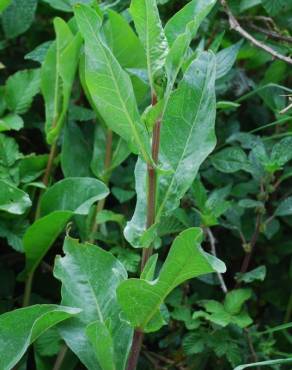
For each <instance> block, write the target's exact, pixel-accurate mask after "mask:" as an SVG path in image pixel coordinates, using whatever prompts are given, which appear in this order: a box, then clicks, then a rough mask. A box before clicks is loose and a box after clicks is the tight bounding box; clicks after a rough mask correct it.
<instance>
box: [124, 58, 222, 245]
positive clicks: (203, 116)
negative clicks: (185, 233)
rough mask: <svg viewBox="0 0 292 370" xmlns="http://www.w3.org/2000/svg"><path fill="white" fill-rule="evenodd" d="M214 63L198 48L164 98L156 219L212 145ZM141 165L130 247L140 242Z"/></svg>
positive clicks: (172, 203)
mask: <svg viewBox="0 0 292 370" xmlns="http://www.w3.org/2000/svg"><path fill="white" fill-rule="evenodd" d="M215 67H216V64H215V56H214V55H213V54H211V53H207V52H204V53H202V54H201V55H200V56H199V57H198V58H197V59H196V60H195V61H194V62H193V63H192V64H191V65H190V67H189V68H188V70H187V71H186V73H185V75H184V78H183V80H182V81H181V82H180V84H179V86H178V89H177V90H175V91H174V92H173V93H172V95H171V97H170V99H169V103H168V104H167V107H166V112H165V115H164V119H163V122H162V125H161V139H160V141H161V147H160V158H159V159H160V161H161V163H163V164H164V167H165V168H166V169H168V170H169V172H168V173H161V174H159V178H158V181H159V186H158V189H159V193H158V197H157V205H156V221H157V222H159V221H160V219H161V218H162V217H163V216H166V215H168V214H170V213H171V212H172V211H173V210H174V209H175V208H177V207H178V205H179V201H180V199H181V198H182V197H183V195H184V194H185V192H186V191H187V190H188V189H189V187H190V186H191V184H192V182H193V181H194V179H195V177H196V174H197V172H198V169H199V167H200V165H201V164H202V162H203V161H204V160H205V159H206V157H207V156H208V154H209V153H210V152H211V151H212V150H213V148H214V146H215V143H216V138H215V130H214V124H215V111H216V101H215V88H214V85H215V73H216V68H215ZM178 132H179V133H180V134H179V135H177V133H178ZM145 167H146V165H145V164H144V165H143V163H142V164H141V163H139V164H137V169H136V192H137V205H136V209H135V213H134V216H133V218H132V220H131V221H130V222H129V223H128V224H127V227H126V229H125V236H126V238H127V240H128V241H129V242H130V243H131V244H132V245H133V246H136V247H137V246H141V240H140V237H141V235H142V234H143V232H144V231H145V225H146V214H145V208H146V207H145V204H146V196H147V181H146V176H145V172H146V168H145Z"/></svg>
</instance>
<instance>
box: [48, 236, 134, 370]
mask: <svg viewBox="0 0 292 370" xmlns="http://www.w3.org/2000/svg"><path fill="white" fill-rule="evenodd" d="M64 252H65V257H58V258H57V260H56V264H55V269H54V275H55V276H56V278H57V279H59V280H61V282H62V304H63V305H72V304H73V305H74V306H75V307H78V308H80V309H82V312H81V313H80V314H79V315H78V316H76V317H75V318H73V319H72V320H70V322H68V325H67V324H66V323H65V324H64V325H61V326H60V334H61V336H62V337H63V339H64V340H65V341H66V343H67V345H68V346H69V348H70V349H71V350H72V351H73V352H74V353H75V354H76V355H77V356H78V357H79V358H80V360H81V361H82V362H83V364H84V365H85V366H86V367H87V368H88V369H89V370H98V369H124V366H125V363H126V360H127V356H128V353H129V349H130V345H131V340H132V330H131V328H130V327H129V326H128V324H127V323H125V322H124V321H121V318H120V317H121V311H120V308H119V306H118V304H117V299H116V293H115V291H116V288H117V286H118V285H119V284H120V283H121V282H122V281H124V280H125V279H126V278H127V273H126V270H125V269H124V267H123V265H122V264H121V263H120V262H119V261H118V260H117V259H116V258H114V257H113V255H112V254H111V253H109V252H106V251H104V250H103V249H101V248H99V247H97V246H96V245H92V244H79V243H78V241H77V240H74V239H72V238H69V237H67V238H66V239H65V243H64ZM97 273H98V279H97V278H96V277H97V275H96V274H97ZM97 329H98V332H96V330H97ZM91 343H92V344H91ZM106 343H107V344H109V347H107V350H106V351H107V353H108V355H109V356H112V357H110V358H108V357H107V356H105V353H104V351H105V347H104V346H105V344H106ZM97 362H98V364H97ZM109 364H110V365H111V366H109Z"/></svg>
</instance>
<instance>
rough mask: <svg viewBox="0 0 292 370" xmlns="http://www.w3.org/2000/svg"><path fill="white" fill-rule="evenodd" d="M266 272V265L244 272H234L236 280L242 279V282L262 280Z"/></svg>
mask: <svg viewBox="0 0 292 370" xmlns="http://www.w3.org/2000/svg"><path fill="white" fill-rule="evenodd" d="M266 273H267V268H266V266H259V267H257V268H255V269H253V270H251V271H249V272H246V273H244V274H241V273H238V274H236V280H237V281H240V282H241V281H243V282H244V283H252V282H254V281H264V280H265V277H266Z"/></svg>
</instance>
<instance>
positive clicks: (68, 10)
mask: <svg viewBox="0 0 292 370" xmlns="http://www.w3.org/2000/svg"><path fill="white" fill-rule="evenodd" d="M80 2H81V3H90V1H89V0H88V1H86V0H84V1H78V2H77V1H75V0H74V1H73V0H70V1H69V0H50V1H49V0H42V1H41V0H39V1H37V0H12V1H9V0H6V1H1V2H0V11H1V26H2V27H1V34H0V35H1V37H0V62H1V63H0V68H1V70H0V84H1V86H0V117H1V118H0V237H1V239H0V244H1V249H0V279H1V280H0V281H1V284H0V312H1V313H5V312H8V311H11V310H13V309H15V308H19V307H21V305H22V300H23V289H24V288H23V286H24V284H23V280H24V278H25V276H27V275H29V276H32V275H33V273H34V283H33V289H32V294H31V299H30V301H31V303H32V304H41V303H45V304H46V305H45V306H42V307H43V308H40V307H41V306H35V307H36V308H35V312H31V313H30V315H31V322H34V323H37V320H38V318H39V315H48V316H49V313H51V312H52V315H51V316H49V317H52V320H54V322H55V323H58V322H60V321H63V320H64V319H65V318H68V317H69V316H70V317H71V316H73V315H76V314H78V312H79V311H78V310H77V311H76V310H72V309H69V308H63V309H62V306H55V304H56V303H59V302H60V301H61V294H60V292H61V284H60V281H62V283H63V287H62V290H65V293H64V291H63V294H62V298H63V299H62V304H63V305H65V306H67V305H69V306H70V305H72V301H71V303H70V304H67V302H68V297H67V296H66V289H67V288H66V284H67V283H68V279H75V278H76V275H75V276H74V274H73V276H70V271H68V270H67V269H66V263H68V261H69V259H70V258H71V259H73V262H72V263H76V266H78V268H77V267H76V271H75V272H76V273H77V274H80V275H82V273H83V266H82V263H81V262H82V261H83V262H84V261H87V262H86V263H90V260H91V258H95V256H91V255H90V252H89V251H86V250H84V256H83V257H82V258H81V257H80V256H79V255H78V248H77V249H76V246H75V247H74V242H73V241H72V240H71V239H70V238H69V239H68V240H67V242H66V243H67V244H66V246H65V252H66V250H67V252H68V251H70V250H72V252H71V253H72V255H71V256H70V257H69V256H68V255H67V254H66V256H65V257H62V258H58V260H57V263H56V270H55V272H54V275H55V276H54V275H53V273H52V272H53V265H54V260H55V256H56V255H59V254H62V253H63V252H62V245H63V240H64V235H65V234H66V233H67V235H69V234H70V235H71V236H73V237H76V238H79V239H81V241H85V240H88V235H89V234H90V230H91V225H92V220H94V219H95V218H96V219H97V226H96V228H95V229H93V235H89V239H90V240H91V241H96V243H97V244H98V245H100V246H101V247H102V248H103V249H105V250H107V251H110V252H111V253H112V254H113V255H114V256H116V257H117V259H118V260H119V261H120V262H121V263H122V264H123V266H122V265H120V264H119V263H118V262H117V260H115V261H111V262H110V263H112V264H113V265H115V266H116V268H117V269H118V270H119V271H120V277H119V279H120V280H121V281H122V280H124V279H125V276H126V273H128V275H129V276H130V277H135V276H137V275H138V272H139V265H140V262H141V256H140V250H139V249H135V248H132V247H131V246H130V244H129V243H128V242H127V240H126V239H125V237H124V235H123V229H124V227H125V225H126V222H127V221H128V220H130V219H131V217H132V215H133V212H134V208H135V203H136V199H135V195H136V191H135V176H134V169H135V162H136V155H134V154H133V153H130V150H129V147H128V146H127V145H126V144H125V141H124V140H122V139H121V138H120V137H118V135H116V134H113V136H111V138H110V140H111V145H112V149H113V151H112V158H111V163H110V164H109V163H107V154H108V152H107V143H108V142H109V137H108V135H109V133H108V131H107V130H106V129H105V126H104V123H103V121H102V119H101V118H100V116H99V113H98V114H96V111H94V110H93V109H92V105H91V103H92V102H91V101H90V99H88V98H87V97H86V96H88V94H87V91H85V90H84V88H82V85H83V86H84V78H85V77H84V76H82V68H80V70H79V74H80V79H78V78H76V77H74V75H75V72H76V70H77V69H78V66H77V62H76V63H75V65H74V61H75V60H76V56H77V55H79V54H80V45H81V38H79V37H80V36H79V37H78V35H77V36H76V35H75V34H74V33H73V32H71V31H70V28H69V27H68V26H67V25H66V23H64V22H62V21H61V20H60V19H59V18H57V19H55V20H54V18H55V17H60V18H62V19H63V20H65V21H66V22H68V21H69V24H70V26H71V27H72V29H74V28H75V29H76V27H77V26H76V24H75V23H74V22H73V21H70V19H71V17H72V15H73V13H72V6H73V5H74V4H75V3H80ZM187 3H188V1H178V0H159V1H158V4H159V11H160V16H161V18H162V21H163V24H165V23H166V22H167V21H168V20H169V19H170V18H171V17H172V15H173V14H175V13H176V12H177V11H179V10H180V9H181V8H182V7H183V6H184V5H185V4H187ZM228 4H229V7H230V9H231V10H232V12H233V14H234V15H235V16H236V17H237V19H238V20H239V21H240V23H241V25H242V26H243V27H244V28H245V29H246V30H248V31H249V32H250V33H251V34H252V35H253V36H254V37H255V38H257V39H258V40H260V41H261V42H263V43H265V44H266V45H269V46H270V47H272V48H273V49H274V50H276V51H277V52H278V53H280V54H282V55H289V54H291V50H292V49H291V47H292V3H291V2H290V1H287V0H285V1H283V0H240V1H239V0H232V1H231V0H230V1H229V2H228ZM128 7H129V2H128V1H126V0H120V1H115V2H110V1H107V2H104V3H102V4H101V8H102V9H104V10H105V11H106V22H107V23H106V25H105V27H104V33H105V36H106V37H107V40H109V43H110V46H111V49H112V50H113V54H114V55H115V57H116V58H117V59H118V61H119V63H120V64H121V66H122V67H123V69H124V70H126V71H127V73H128V74H129V76H130V77H131V80H132V83H133V86H134V92H135V96H136V99H137V101H138V103H139V110H140V112H142V111H143V110H144V109H145V108H146V107H147V106H148V105H149V100H150V94H149V86H148V83H149V81H148V80H147V79H146V78H145V74H144V75H143V70H144V71H145V61H144V56H143V55H144V54H143V53H144V51H143V48H142V46H141V44H140V43H139V42H138V41H137V38H136V37H135V36H133V33H132V31H131V29H128V28H127V22H130V25H131V26H132V23H131V17H130V14H129V11H128ZM118 14H120V15H121V17H120V16H119V15H118ZM53 20H54V21H53ZM70 22H71V23H70ZM81 22H82V19H81V20H79V19H78V20H77V23H78V25H79V27H80V24H81ZM81 27H82V26H81ZM87 31H88V30H87V29H86V28H84V30H81V33H82V34H83V33H86V32H87ZM138 32H139V30H138ZM169 32H171V30H170V31H169ZM82 36H83V37H84V39H85V42H86V34H85V35H84V34H83V35H82ZM56 37H57V44H56V46H53V47H52V45H53V44H52V41H53V40H55V38H56ZM58 37H59V39H58ZM58 40H59V41H58ZM160 43H163V40H160ZM68 45H69V46H68ZM88 45H89V48H90V47H91V45H90V43H88ZM65 46H66V48H67V49H66V48H65ZM93 46H94V45H93ZM86 47H87V45H86ZM191 47H192V52H190V55H189V57H190V60H192V58H193V55H194V54H196V53H198V52H199V51H202V50H205V49H209V50H212V51H213V52H214V53H215V54H216V98H217V118H216V136H217V144H216V148H215V149H214V150H213V152H212V154H211V155H210V156H209V157H208V158H207V160H205V161H204V163H203V165H202V166H201V168H200V171H199V175H198V176H197V177H196V179H195V181H192V182H191V187H190V189H189V191H188V192H187V193H186V194H185V195H184V196H183V198H182V200H181V202H180V205H179V207H178V208H177V209H176V210H175V211H174V212H173V213H172V214H171V216H169V217H167V218H165V219H164V220H163V222H162V223H161V225H160V226H159V235H158V237H159V238H158V237H157V238H156V241H155V246H156V249H157V251H158V253H159V260H158V266H159V267H161V265H162V263H163V261H164V260H165V257H166V255H167V252H168V250H169V247H170V245H171V243H172V241H173V239H174V237H175V236H176V235H177V234H178V233H180V232H182V231H183V230H185V229H186V228H191V227H196V226H201V227H202V228H203V229H204V241H203V248H204V250H206V251H209V252H210V253H211V254H215V255H216V254H217V256H218V257H219V258H220V259H221V260H223V261H224V262H225V264H226V266H227V272H226V274H224V275H223V279H224V280H222V276H221V275H216V274H212V275H207V276H203V277H198V278H197V279H192V280H189V281H187V282H184V283H183V284H182V285H180V286H178V287H175V289H174V290H173V291H172V293H171V294H170V295H169V296H168V297H167V298H166V302H165V306H164V309H163V310H164V311H165V312H164V314H163V316H164V320H166V322H167V325H166V326H163V327H162V328H161V329H160V330H159V331H158V332H156V333H150V334H148V335H147V336H146V339H145V341H144V347H143V350H142V354H141V358H140V364H139V369H149V368H153V369H154V368H157V369H202V370H203V369H206V370H207V369H222V370H223V369H224V370H227V369H233V368H235V367H236V366H237V365H239V364H243V363H248V362H257V361H265V360H272V359H278V358H282V359H290V358H291V357H292V350H291V348H292V335H291V331H289V328H290V327H291V326H292V324H291V320H292V319H291V316H292V288H291V287H292V284H291V282H292V240H291V227H292V192H291V185H292V182H291V181H292V179H291V177H292V164H291V163H292V162H291V160H292V137H291V132H292V131H291V129H292V127H291V123H292V109H291V108H290V109H289V105H290V104H291V100H290V99H289V95H291V96H292V89H290V87H291V81H292V73H291V71H292V69H291V65H289V64H288V63H285V62H284V61H281V60H277V59H275V58H273V56H272V55H270V54H269V53H267V52H265V51H263V50H261V49H259V48H257V47H255V46H253V45H252V44H251V43H249V42H248V41H246V40H245V39H242V38H241V36H240V35H239V34H238V33H236V32H235V31H234V30H230V28H229V23H228V19H227V17H226V14H225V12H224V10H223V8H222V6H220V4H219V3H216V4H215V6H214V7H213V9H212V11H211V12H210V14H209V15H208V17H207V18H205V19H204V20H203V21H202V24H201V25H200V28H199V30H198V32H197V35H196V37H195V38H194V39H193V41H192V44H191ZM91 49H92V52H93V53H94V48H91ZM56 50H57V51H56ZM54 58H57V60H59V61H60V64H58V62H57V63H55V64H54V63H53V64H52V60H54ZM58 58H59V59H58ZM92 58H94V55H93V56H92ZM78 62H79V61H78ZM80 63H81V65H82V60H81V61H80ZM155 63H156V66H155ZM157 63H159V60H158V59H157V56H155V55H154V56H153V66H154V69H155V68H156V67H157ZM185 63H186V65H185V66H183V70H186V68H187V66H188V64H189V61H185ZM52 65H54V68H52ZM41 66H42V70H40V67H41ZM56 75H58V76H59V78H57V80H56V79H54V77H55V76H56ZM164 78H165V76H158V82H157V80H155V81H152V82H151V81H150V84H151V83H153V84H154V83H156V84H157V85H158V86H162V87H161V89H163V88H164V87H165V86H164V83H165V81H164ZM56 81H57V82H56ZM98 83H99V84H102V83H105V84H106V81H98ZM121 83H124V85H122V89H123V92H124V93H125V94H127V91H128V90H127V89H128V85H127V83H126V82H123V81H122V82H121ZM53 84H55V85H54V87H55V92H56V94H55V95H54V96H52V94H51V91H52V85H53ZM87 85H88V88H89V90H90V88H91V87H90V85H89V84H88V83H87ZM93 85H94V83H93ZM71 89H72V92H71ZM41 92H42V94H41ZM56 101H57V106H58V109H59V110H60V115H59V116H58V117H59V119H58V122H55V123H54V125H53V127H52V126H51V125H52V120H54V108H53V104H54V102H56ZM44 102H45V103H46V104H44ZM129 104H131V102H130V103H129ZM45 105H46V112H45V108H44V106H45ZM99 109H100V110H102V107H100V108H99ZM146 112H147V111H146ZM102 113H103V114H106V112H102ZM208 113H209V114H210V112H206V114H207V115H208ZM137 114H138V113H137ZM155 114H156V113H155V111H154V112H153V111H151V112H149V113H148V114H147V113H146V117H144V118H145V122H147V124H148V125H150V127H151V124H153V122H154V120H155V119H156V118H157V117H156V116H155ZM48 117H49V118H48ZM112 119H113V120H116V119H121V120H122V119H123V117H121V116H120V115H119V114H117V115H116V116H112ZM143 127H144V126H143ZM141 130H142V129H141ZM119 134H120V135H121V137H122V138H124V139H125V138H127V137H128V138H129V136H130V135H131V133H129V132H127V131H124V130H123V129H122V128H121V129H120V132H119ZM179 134H180V132H177V133H176V135H177V140H179ZM111 135H112V134H111ZM56 137H58V141H57V142H56V143H55V144H54V140H55V138H56ZM48 143H50V144H52V143H53V145H55V148H54V150H55V154H56V155H55V157H54V158H53V159H52V158H51V156H49V154H48V153H49V151H50V148H49V146H48ZM135 145H136V144H135V143H131V145H130V149H133V146H135ZM173 145H174V146H175V143H174V144H173ZM141 146H142V148H144V149H145V148H146V144H145V147H144V144H143V143H142V144H141ZM145 153H147V148H146V149H145ZM146 155H147V154H146ZM50 161H52V163H51V164H52V167H53V176H52V178H46V172H45V170H46V168H47V164H48V162H50ZM136 171H138V169H137V168H136ZM182 176H186V178H187V173H182ZM72 178H74V179H72ZM63 179H64V180H63ZM99 180H102V181H103V182H104V183H105V184H107V185H108V188H109V189H110V194H109V196H108V197H107V198H106V200H104V199H105V197H106V196H107V194H108V190H107V188H106V186H105V185H104V184H102V183H101V182H100V181H99ZM186 181H187V180H186ZM54 184H55V185H54ZM46 187H47V188H49V190H48V191H47V192H46V193H45V195H44V196H43V198H42V201H41V202H40V203H38V201H37V199H38V197H39V194H40V193H43V192H44V188H46ZM62 189H63V190H62ZM64 192H65V193H67V194H68V193H69V194H70V193H71V192H74V194H76V197H75V201H74V202H72V200H71V198H70V201H69V199H67V200H66V196H65V197H64ZM97 201H99V204H100V205H101V208H100V209H99V212H97V213H96V211H95V208H94V207H92V205H93V204H94V203H95V202H97ZM100 201H102V202H100ZM169 207H170V205H169ZM35 213H37V215H38V216H40V217H41V218H39V219H38V220H37V222H34V217H35V216H34V215H35ZM87 214H89V217H85V215H87ZM36 218H38V217H36ZM134 221H135V220H134ZM134 221H133V220H132V222H131V223H132V225H131V224H130V226H131V227H132V228H134V230H135V227H136V225H135V224H134V225H133V222H134ZM134 223H135V222H134ZM31 225H33V226H31ZM130 226H129V224H128V234H127V231H126V236H127V239H128V240H133V239H131V238H135V237H136V235H133V234H129V233H133V229H130V230H129V227H130ZM65 228H66V230H65V231H64V229H65ZM126 230H127V229H126ZM70 240H71V241H70ZM36 244H37V245H38V246H39V248H38V249H36V248H35V245H36ZM71 244H72V245H71ZM70 248H71V249H70ZM74 248H75V249H74ZM67 252H66V253H67ZM68 253H69V252H68ZM96 253H97V254H99V253H100V254H101V255H100V256H96V258H100V259H103V258H105V259H106V258H107V257H106V256H105V255H104V256H103V255H102V252H96ZM79 258H81V259H80V260H79ZM77 261H79V262H78V263H77ZM80 261H81V262H80ZM84 263H85V262H84ZM194 276H195V275H194ZM92 278H94V277H92ZM77 284H78V282H76V285H77ZM113 284H115V285H117V284H118V282H117V281H115V282H113ZM125 284H127V282H124V285H125ZM121 286H123V284H122V285H121ZM125 287H126V288H125V289H127V286H126V285H125ZM67 290H68V289H67ZM69 290H70V289H69ZM67 294H68V292H67ZM77 295H78V292H76V299H78V297H77ZM102 299H104V300H106V292H105V293H104V296H103V298H102ZM69 302H70V300H69ZM80 304H82V302H81V303H80ZM60 307H61V308H60ZM72 307H80V306H78V304H77V305H73V306H72ZM84 310H85V313H84V320H83V319H80V318H79V319H78V318H72V319H70V320H75V321H74V325H75V327H76V328H77V329H78V328H79V327H80V325H81V324H80V322H81V321H82V320H83V321H82V322H83V323H84V322H86V323H87V321H86V320H87V319H88V315H89V316H90V315H91V313H90V312H87V311H86V307H84ZM118 314H119V312H111V313H108V315H109V316H111V315H112V316H113V317H114V316H115V315H118ZM76 317H77V316H76ZM78 317H79V316H78ZM85 317H86V318H85ZM93 318H94V316H93ZM0 320H1V318H0ZM2 320H3V322H4V320H5V316H3V317H2ZM88 320H89V319H88ZM72 322H73V321H72ZM89 322H90V321H88V323H89ZM34 325H36V326H35V327H36V329H35V331H36V332H35V333H31V336H30V337H29V338H32V337H33V336H35V338H36V337H38V339H37V340H36V342H35V343H34V346H33V348H32V347H31V348H30V350H29V351H28V352H27V353H26V355H25V356H24V357H23V359H22V362H21V364H20V365H19V369H25V368H26V363H27V368H29V369H33V368H36V369H37V370H45V369H52V368H53V364H54V363H55V360H56V356H57V354H58V353H59V351H60V349H62V348H63V345H64V342H63V339H62V338H61V336H60V332H59V331H58V330H57V329H56V327H54V328H52V329H49V330H48V331H46V332H45V333H44V334H42V333H43V331H44V328H42V330H40V329H39V328H38V326H37V324H34ZM50 326H51V325H49V324H47V326H46V328H47V327H50ZM60 328H61V329H60V330H61V332H63V334H62V336H63V338H64V337H65V338H66V341H67V340H68V341H70V340H71V341H73V342H74V338H72V336H71V337H70V333H69V332H68V330H67V329H66V328H67V327H66V322H65V324H61V326H60ZM77 329H76V330H77ZM99 329H100V328H99ZM66 330H67V331H66ZM100 330H101V329H100ZM121 330H122V329H121ZM123 330H126V331H127V330H128V329H127V328H123ZM149 331H151V330H149ZM41 334H42V335H41ZM27 340H29V341H30V340H31V341H32V339H27ZM115 340H116V339H115ZM117 341H118V339H117ZM0 343H1V342H0ZM72 345H73V346H74V343H73V344H72ZM19 346H20V348H22V346H23V342H21V338H19ZM125 346H126V344H125ZM77 352H78V351H77ZM75 353H76V352H75ZM23 354H24V351H23V352H22V353H21V355H23ZM85 357H86V356H85ZM20 358H21V356H20ZM20 358H19V360H20ZM99 360H100V361H102V359H100V358H99ZM83 363H86V361H83ZM0 364H1V360H0ZM286 366H287V367H286V368H287V369H289V368H290V367H289V365H286ZM290 366H291V365H290ZM82 368H83V365H82V364H81V363H80V362H79V360H78V358H77V357H76V356H75V355H74V354H73V353H72V352H71V351H68V352H67V354H66V358H65V361H64V363H63V367H62V369H66V370H70V369H82ZM269 368H271V369H275V370H276V369H283V368H285V365H280V364H275V365H270V366H269Z"/></svg>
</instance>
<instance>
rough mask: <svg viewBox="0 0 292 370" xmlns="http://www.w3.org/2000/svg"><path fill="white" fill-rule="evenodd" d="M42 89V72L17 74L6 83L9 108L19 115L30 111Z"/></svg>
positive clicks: (28, 71)
mask: <svg viewBox="0 0 292 370" xmlns="http://www.w3.org/2000/svg"><path fill="white" fill-rule="evenodd" d="M39 88H40V70H39V69H28V70H24V71H19V72H16V73H15V74H14V75H12V76H10V77H9V78H8V80H7V81H6V86H5V94H6V95H5V97H6V102H7V106H8V107H9V109H10V110H11V111H13V112H14V113H17V114H23V113H26V112H27V111H28V109H29V108H30V106H31V103H32V100H33V98H34V96H35V95H36V94H37V93H38V92H39Z"/></svg>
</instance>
